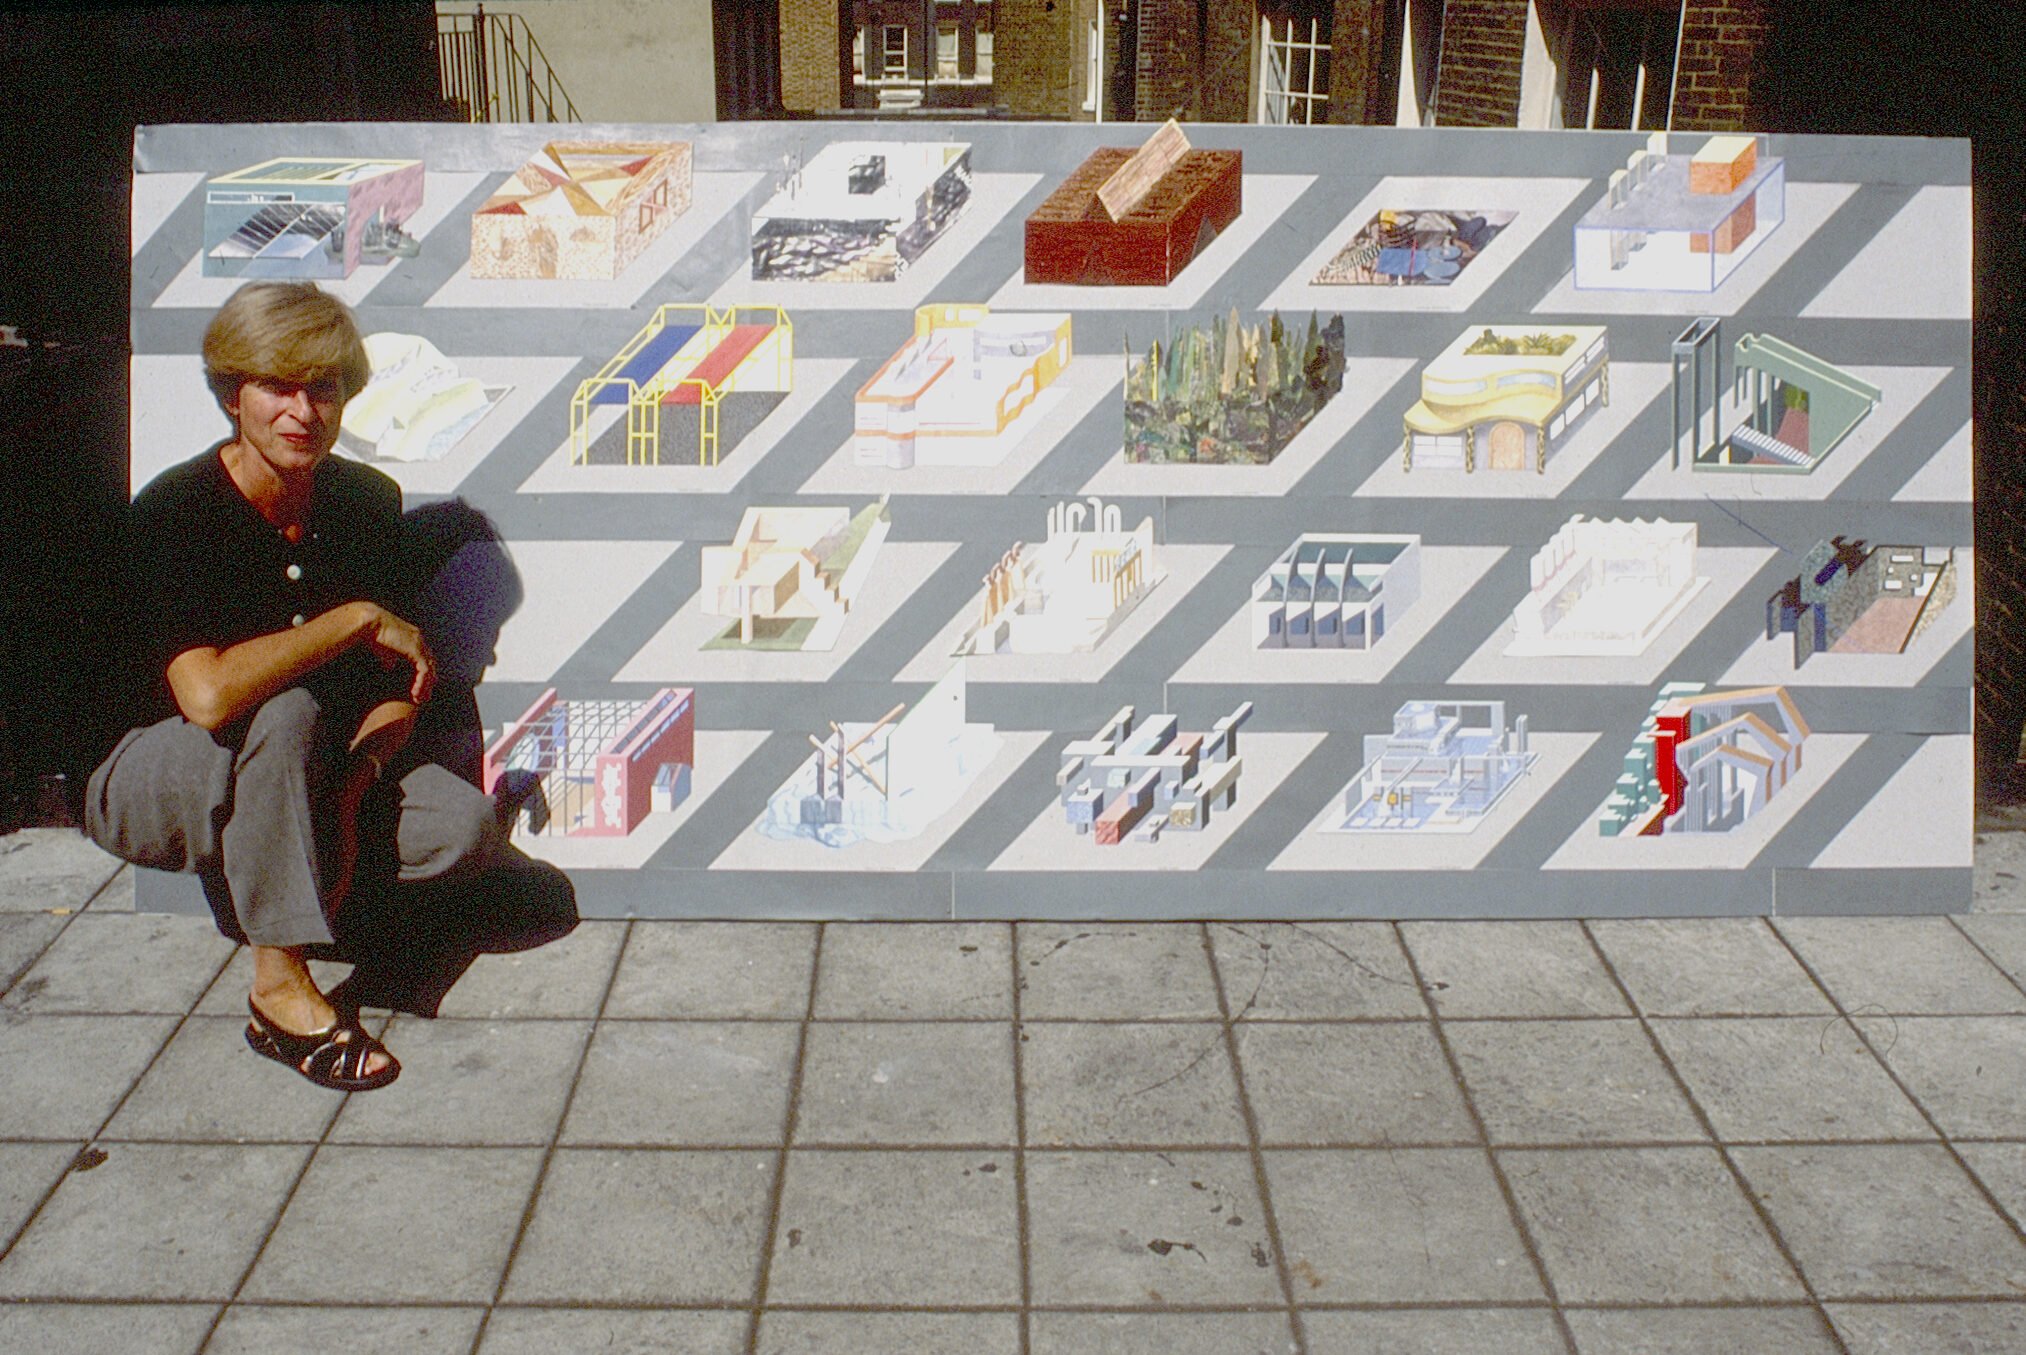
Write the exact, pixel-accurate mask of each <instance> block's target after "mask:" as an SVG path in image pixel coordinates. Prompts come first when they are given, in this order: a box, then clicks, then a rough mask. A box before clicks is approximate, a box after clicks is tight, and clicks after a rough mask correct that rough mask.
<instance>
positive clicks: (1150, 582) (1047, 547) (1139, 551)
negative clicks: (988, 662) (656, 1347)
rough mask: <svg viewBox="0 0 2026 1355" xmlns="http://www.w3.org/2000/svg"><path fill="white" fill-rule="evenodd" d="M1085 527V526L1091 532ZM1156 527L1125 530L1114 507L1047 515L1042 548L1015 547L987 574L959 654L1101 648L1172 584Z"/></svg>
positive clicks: (1144, 524)
mask: <svg viewBox="0 0 2026 1355" xmlns="http://www.w3.org/2000/svg"><path fill="white" fill-rule="evenodd" d="M1086 523H1087V524H1088V525H1086ZM1154 551H1155V547H1154V520H1153V518H1151V517H1145V518H1141V519H1140V523H1139V525H1138V526H1137V527H1134V528H1133V529H1132V530H1131V531H1127V530H1125V525H1124V518H1123V516H1122V515H1121V513H1120V511H1119V506H1118V505H1117V504H1115V503H1114V504H1107V503H1105V502H1104V501H1103V500H1101V499H1096V498H1093V499H1091V500H1089V501H1088V502H1087V503H1079V502H1076V501H1075V500H1067V501H1065V502H1062V503H1058V504H1057V505H1055V507H1053V508H1051V509H1049V510H1048V536H1047V539H1046V540H1044V541H1043V542H1042V543H1041V544H1040V545H1038V546H1028V545H1027V544H1025V543H1024V542H1019V541H1016V542H1014V543H1013V546H1012V549H1010V550H1008V551H1007V552H1006V554H1005V555H1003V556H1001V557H1000V559H999V562H998V563H997V564H995V565H993V566H992V568H991V570H990V571H989V572H988V573H987V574H986V575H985V591H984V594H983V596H982V598H981V599H980V602H979V607H978V619H977V621H976V622H974V623H973V624H972V625H971V626H970V628H969V629H967V630H966V631H965V632H964V638H963V639H962V640H960V641H958V642H957V649H956V652H957V653H958V654H960V655H962V654H1075V653H1085V652H1088V651H1090V650H1093V649H1095V648H1097V647H1098V645H1100V644H1102V643H1103V642H1104V638H1105V637H1106V636H1107V635H1110V634H1111V633H1112V631H1114V630H1116V629H1117V628H1118V626H1119V624H1120V623H1121V622H1123V621H1124V620H1125V618H1126V616H1127V614H1128V613H1130V612H1131V611H1132V609H1133V608H1134V607H1137V606H1138V605H1139V603H1140V599H1142V598H1144V597H1145V596H1146V595H1147V594H1148V593H1150V592H1152V591H1153V590H1154V588H1155V586H1156V585H1157V584H1159V583H1160V582H1161V580H1162V579H1164V578H1166V577H1167V573H1166V571H1164V570H1163V569H1161V567H1160V565H1159V562H1158V561H1157V560H1156V558H1155V555H1154Z"/></svg>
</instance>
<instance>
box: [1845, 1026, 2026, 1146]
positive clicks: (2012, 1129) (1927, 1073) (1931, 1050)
mask: <svg viewBox="0 0 2026 1355" xmlns="http://www.w3.org/2000/svg"><path fill="white" fill-rule="evenodd" d="M1864 1024H1865V1028H1866V1030H1867V1031H1868V1032H1869V1033H1870V1035H1871V1038H1872V1043H1873V1044H1875V1045H1876V1046H1877V1047H1878V1050H1879V1053H1880V1054H1881V1055H1882V1056H1883V1057H1884V1059H1885V1061H1886V1063H1887V1064H1889V1065H1891V1067H1892V1070H1893V1071H1894V1072H1895V1073H1898V1074H1899V1075H1900V1077H1901V1078H1903V1079H1904V1080H1905V1082H1906V1086H1907V1090H1908V1091H1910V1092H1912V1093H1913V1095H1914V1098H1915V1099H1916V1100H1918V1101H1919V1102H1920V1103H1921V1105H1922V1106H1923V1107H1925V1108H1926V1110H1927V1112H1928V1114H1930V1115H1932V1116H1934V1119H1935V1123H1936V1124H1938V1125H1940V1126H1941V1128H1942V1133H1944V1134H1946V1135H1948V1136H1949V1137H1950V1138H2012V1137H2016V1136H2017V1135H2018V1134H2019V1133H2020V1132H2021V1130H2022V1129H2026V1119H2022V1117H2021V1116H2020V1113H2019V1111H2020V1099H2019V1089H2020V1088H2021V1087H2022V1086H2026V1017H2018V1016H1954V1017H1948V1016H1930V1017H1902V1018H1900V1019H1899V1020H1897V1021H1894V1022H1891V1023H1890V1024H1889V1025H1888V1024H1887V1023H1884V1022H1880V1021H1875V1020H1868V1021H1866V1022H1865V1023H1864Z"/></svg>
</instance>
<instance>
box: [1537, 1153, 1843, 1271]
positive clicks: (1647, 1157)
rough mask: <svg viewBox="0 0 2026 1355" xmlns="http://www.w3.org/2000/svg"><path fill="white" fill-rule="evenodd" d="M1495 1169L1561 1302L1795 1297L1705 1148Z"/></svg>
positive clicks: (1566, 1158) (1542, 1158)
mask: <svg viewBox="0 0 2026 1355" xmlns="http://www.w3.org/2000/svg"><path fill="white" fill-rule="evenodd" d="M1499 1163H1500V1165H1501V1166H1503V1167H1504V1168H1505V1172H1506V1178H1507V1180H1508V1181H1510V1182H1511V1184H1512V1191H1513V1196H1514V1198H1515V1199H1517V1200H1518V1202H1519V1207H1520V1212H1521V1213H1522V1214H1523V1215H1524V1216H1525V1218H1526V1221H1527V1227H1528V1229H1529V1231H1530V1232H1531V1233H1532V1235H1533V1238H1534V1244H1535V1245H1536V1246H1537V1247H1539V1249H1540V1254H1541V1259H1542V1261H1543V1262H1545V1263H1546V1265H1547V1268H1548V1277H1549V1279H1550V1280H1552V1281H1553V1282H1554V1285H1555V1289H1556V1292H1557V1293H1558V1294H1559V1295H1560V1296H1561V1298H1562V1300H1563V1301H1564V1302H1567V1303H1723V1302H1731V1301H1735V1300H1750V1299H1787V1300H1792V1299H1799V1298H1801V1297H1802V1296H1803V1295H1802V1289H1801V1284H1800V1280H1799V1279H1798V1278H1797V1277H1796V1276H1795V1274H1794V1271H1793V1268H1792V1267H1791V1266H1789V1265H1788V1264H1787V1262H1786V1261H1785V1259H1784V1258H1782V1257H1781V1255H1780V1253H1779V1251H1778V1250H1777V1249H1776V1248H1775V1247H1774V1245H1773V1240H1772V1238H1771V1237H1769V1236H1768V1235H1767V1234H1766V1230H1765V1227H1764V1225H1763V1224H1761V1223H1760V1222H1759V1219H1758V1216H1757V1215H1756V1214H1754V1213H1753V1212H1752V1208H1751V1205H1750V1204H1749V1203H1748V1202H1747V1201H1746V1199H1745V1197H1744V1194H1743V1193H1742V1192H1741V1191H1740V1190H1739V1189H1738V1186H1737V1182H1736V1181H1735V1180H1734V1179H1733V1178H1732V1176H1731V1174H1730V1172H1729V1171H1728V1170H1726V1169H1725V1167H1724V1164H1723V1161H1722V1159H1720V1158H1719V1157H1718V1156H1717V1154H1716V1152H1715V1151H1714V1150H1712V1149H1708V1148H1595V1149H1589V1148H1585V1149H1574V1150H1568V1151H1552V1150H1540V1151H1524V1152H1503V1153H1500V1154H1499Z"/></svg>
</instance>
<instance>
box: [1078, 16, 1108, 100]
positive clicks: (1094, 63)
mask: <svg viewBox="0 0 2026 1355" xmlns="http://www.w3.org/2000/svg"><path fill="white" fill-rule="evenodd" d="M1100 31H1101V30H1100V29H1099V28H1098V21H1097V20H1096V19H1092V20H1091V21H1090V32H1089V34H1087V35H1086V37H1085V45H1084V53H1083V111H1084V112H1086V113H1095V112H1096V111H1097V91H1098V82H1099V81H1100V80H1102V79H1104V39H1103V38H1102V37H1100V36H1099V33H1100Z"/></svg>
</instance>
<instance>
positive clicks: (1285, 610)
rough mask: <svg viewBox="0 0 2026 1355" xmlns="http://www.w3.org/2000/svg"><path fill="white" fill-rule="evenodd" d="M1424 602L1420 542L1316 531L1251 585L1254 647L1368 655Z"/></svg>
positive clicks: (1301, 538)
mask: <svg viewBox="0 0 2026 1355" xmlns="http://www.w3.org/2000/svg"><path fill="white" fill-rule="evenodd" d="M1420 596H1421V538H1420V537H1418V536H1345V535H1340V534H1332V533H1322V532H1311V533H1308V534H1306V535H1303V536H1298V537H1296V538H1295V539H1294V544H1293V545H1291V546H1289V547H1288V548H1287V549H1286V550H1284V551H1282V552H1281V553H1280V558H1279V559H1277V560H1275V561H1274V562H1273V563H1272V564H1270V565H1268V566H1267V567H1266V572H1265V573H1264V574H1261V575H1260V576H1259V577H1258V578H1257V579H1255V580H1253V583H1252V604H1251V607H1250V612H1251V617H1252V647H1253V648H1254V649H1370V648H1371V647H1372V646H1373V645H1375V644H1377V643H1379V641H1380V640H1381V639H1383V638H1385V634H1386V627H1387V626H1388V625H1389V624H1394V625H1397V624H1398V623H1399V620H1400V617H1401V616H1402V615H1403V614H1405V612H1406V611H1407V609H1408V608H1409V607H1411V606H1413V605H1414V600H1415V599H1416V598H1418V597H1420Z"/></svg>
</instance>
